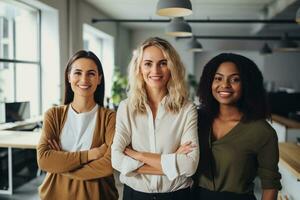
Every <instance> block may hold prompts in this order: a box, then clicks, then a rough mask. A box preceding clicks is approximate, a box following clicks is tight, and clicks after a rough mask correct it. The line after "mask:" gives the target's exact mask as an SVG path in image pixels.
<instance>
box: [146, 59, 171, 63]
mask: <svg viewBox="0 0 300 200" xmlns="http://www.w3.org/2000/svg"><path fill="white" fill-rule="evenodd" d="M162 61H167V59H161V60H159V61H158V62H162ZM143 62H153V61H152V60H143Z"/></svg>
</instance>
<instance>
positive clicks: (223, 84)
mask: <svg viewBox="0 0 300 200" xmlns="http://www.w3.org/2000/svg"><path fill="white" fill-rule="evenodd" d="M221 85H222V87H223V88H229V87H231V85H230V80H229V79H228V78H224V80H223V81H222V83H221Z"/></svg>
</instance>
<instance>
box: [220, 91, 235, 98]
mask: <svg viewBox="0 0 300 200" xmlns="http://www.w3.org/2000/svg"><path fill="white" fill-rule="evenodd" d="M218 94H219V96H220V97H224V98H226V97H229V96H231V95H232V94H233V92H231V91H218Z"/></svg>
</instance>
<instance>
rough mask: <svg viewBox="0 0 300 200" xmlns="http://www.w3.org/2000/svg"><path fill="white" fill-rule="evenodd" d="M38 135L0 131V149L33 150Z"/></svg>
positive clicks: (35, 133)
mask: <svg viewBox="0 0 300 200" xmlns="http://www.w3.org/2000/svg"><path fill="white" fill-rule="evenodd" d="M40 135H41V133H40V132H32V131H0V147H13V148H22V149H35V148H36V146H37V144H38V142H39V139H40Z"/></svg>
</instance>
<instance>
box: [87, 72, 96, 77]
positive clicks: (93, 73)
mask: <svg viewBox="0 0 300 200" xmlns="http://www.w3.org/2000/svg"><path fill="white" fill-rule="evenodd" d="M88 75H89V76H95V75H96V73H95V72H89V73H88Z"/></svg>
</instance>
